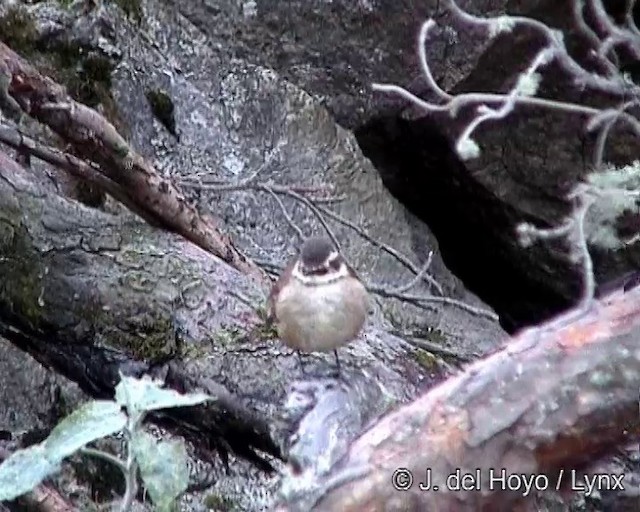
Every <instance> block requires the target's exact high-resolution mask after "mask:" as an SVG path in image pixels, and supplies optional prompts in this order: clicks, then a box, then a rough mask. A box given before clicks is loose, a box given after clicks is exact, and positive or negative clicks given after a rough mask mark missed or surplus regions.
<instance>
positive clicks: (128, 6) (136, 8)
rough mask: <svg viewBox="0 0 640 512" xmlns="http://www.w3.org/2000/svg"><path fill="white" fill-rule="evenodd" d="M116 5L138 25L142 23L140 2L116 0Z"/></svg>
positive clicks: (135, 0) (138, 0) (136, 0)
mask: <svg viewBox="0 0 640 512" xmlns="http://www.w3.org/2000/svg"><path fill="white" fill-rule="evenodd" d="M114 1H115V4H116V5H117V6H119V7H120V9H122V10H123V11H124V12H125V14H126V15H127V16H128V17H129V18H130V19H132V20H133V21H135V22H136V23H137V24H138V25H139V24H140V23H141V22H142V3H141V2H140V0H114Z"/></svg>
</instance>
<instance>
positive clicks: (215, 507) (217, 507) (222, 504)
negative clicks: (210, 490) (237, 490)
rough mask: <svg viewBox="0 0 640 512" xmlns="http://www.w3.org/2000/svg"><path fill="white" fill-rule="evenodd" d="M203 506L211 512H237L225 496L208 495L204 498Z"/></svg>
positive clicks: (232, 503)
mask: <svg viewBox="0 0 640 512" xmlns="http://www.w3.org/2000/svg"><path fill="white" fill-rule="evenodd" d="M204 505H205V507H207V508H208V509H209V510H211V511H212V512H233V511H234V510H237V508H236V505H235V503H234V502H233V500H231V499H230V498H227V497H226V496H220V495H219V494H208V495H207V496H205V498H204Z"/></svg>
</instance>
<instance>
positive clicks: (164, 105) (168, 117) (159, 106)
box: [146, 89, 176, 137]
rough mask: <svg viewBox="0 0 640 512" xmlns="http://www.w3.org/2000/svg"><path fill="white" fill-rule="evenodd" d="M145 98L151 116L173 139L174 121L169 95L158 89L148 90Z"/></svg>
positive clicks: (174, 133)
mask: <svg viewBox="0 0 640 512" xmlns="http://www.w3.org/2000/svg"><path fill="white" fill-rule="evenodd" d="M146 96H147V101H148V102H149V106H150V107H151V111H152V112H153V115H154V116H155V117H156V119H157V120H158V121H160V122H161V123H162V124H163V125H164V127H165V128H166V129H167V130H168V131H169V133H170V134H171V135H173V136H174V137H175V136H176V120H175V117H174V115H173V111H174V107H173V101H172V100H171V98H170V97H169V95H168V94H167V93H166V92H164V91H161V90H159V89H149V90H147V92H146Z"/></svg>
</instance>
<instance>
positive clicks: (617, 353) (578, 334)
mask: <svg viewBox="0 0 640 512" xmlns="http://www.w3.org/2000/svg"><path fill="white" fill-rule="evenodd" d="M639 339H640V288H635V289H633V290H631V291H630V292H628V293H626V294H623V293H618V294H615V295H611V296H608V297H605V298H604V299H603V300H602V302H601V303H598V304H597V305H595V306H594V307H593V308H592V310H591V311H588V312H582V313H580V314H576V313H575V312H573V313H571V314H569V315H566V316H563V317H559V318H558V319H556V320H554V322H552V323H550V324H548V325H544V326H541V327H540V328H532V329H528V330H525V331H523V332H522V333H521V334H520V335H519V336H517V337H516V338H514V339H513V340H511V341H509V343H508V346H507V347H505V348H504V349H502V350H501V351H499V352H497V353H495V354H493V355H491V356H489V357H487V358H486V359H484V360H481V361H478V362H476V363H474V364H473V365H471V366H470V367H468V368H467V369H466V370H465V371H464V372H463V373H461V374H460V375H458V376H456V377H455V378H451V379H449V380H447V381H446V382H445V383H443V384H441V385H439V386H437V387H436V388H435V389H433V390H431V391H429V392H428V393H426V394H425V395H423V396H421V397H419V398H417V399H416V400H414V401H413V402H412V403H411V404H408V405H406V406H403V407H401V408H399V409H397V410H396V411H394V412H393V413H391V414H389V415H387V416H386V417H385V418H383V419H382V420H381V421H379V422H378V423H377V424H376V425H375V426H373V427H372V428H370V429H369V430H368V431H367V432H365V433H364V434H363V435H362V436H360V438H358V440H356V441H355V442H354V443H353V444H352V445H351V446H350V447H349V452H348V454H347V455H346V456H345V457H344V458H343V459H342V460H341V461H340V462H339V463H338V464H336V465H335V466H334V467H333V468H332V469H331V471H330V472H329V474H328V475H327V476H326V477H325V478H324V479H323V480H322V481H321V482H320V483H319V490H318V491H317V494H316V495H315V496H314V495H313V494H312V493H307V494H306V495H305V496H304V497H301V498H299V499H298V500H296V499H295V498H294V499H292V501H291V503H290V504H288V505H287V506H281V507H280V508H279V510H327V511H329V510H344V511H352V510H353V511H396V510H398V511H399V510H405V511H406V510H416V511H418V510H457V511H466V510H468V511H475V510H491V511H495V510H516V509H517V510H539V504H537V503H536V501H535V500H536V497H537V493H536V492H532V493H531V495H530V496H528V497H526V498H523V496H522V495H523V494H524V487H522V486H518V485H517V484H516V485H514V486H513V492H510V493H509V492H503V491H504V489H506V486H505V485H504V484H502V485H501V484H499V483H496V484H495V485H494V487H493V488H492V487H491V484H490V481H491V477H492V474H493V475H495V476H499V475H500V472H501V471H502V470H503V469H504V471H505V473H506V474H507V475H532V476H534V477H535V476H536V475H546V476H547V477H548V481H549V482H550V483H549V484H548V485H547V488H546V489H545V490H547V489H549V490H553V489H555V488H556V484H557V482H558V479H560V480H561V483H562V488H569V487H571V484H572V482H575V483H577V485H581V484H582V485H584V481H583V480H581V475H580V473H578V476H574V477H572V475H571V470H573V469H576V468H580V467H581V466H583V465H584V464H585V463H588V462H589V461H592V460H594V459H595V458H597V457H598V456H601V455H602V454H603V453H605V452H610V451H612V450H613V449H614V448H615V447H617V446H619V445H621V444H624V443H625V442H627V443H628V442H629V441H636V442H637V439H638V436H639V435H640V417H639V415H638V396H639V395H638V390H639V389H640V345H639V343H638V340H639ZM398 468H403V469H404V470H405V472H404V473H401V474H398V473H395V474H394V471H396V470H398ZM427 470H430V473H431V474H430V479H431V480H430V482H431V485H433V486H438V488H439V491H436V490H434V489H430V490H428V491H425V490H422V489H421V488H420V486H419V484H420V483H422V482H425V483H426V482H427V480H426V478H427V476H426V475H427ZM456 471H460V473H461V474H463V475H465V474H468V475H471V478H472V480H469V479H467V483H468V482H473V485H472V488H471V489H469V490H457V491H456V490H452V489H450V490H448V489H447V483H446V482H447V480H446V479H447V477H448V476H449V475H451V474H454V473H455V472H456ZM476 471H477V472H476ZM408 472H410V473H411V475H412V476H413V479H414V480H413V482H412V485H411V482H409V484H407V482H408V478H409V477H408V474H409V473H408ZM561 472H562V473H561ZM621 474H622V475H623V477H622V478H623V482H622V483H623V484H624V485H623V487H625V488H626V489H628V490H629V491H633V486H634V482H633V481H632V479H631V478H630V475H629V474H624V473H621ZM618 477H619V475H618ZM394 478H395V479H396V480H395V482H397V483H398V485H402V484H407V488H406V489H405V490H404V492H403V491H399V490H397V489H394V486H393V485H392V482H394ZM624 479H626V482H624ZM539 481H540V482H543V481H542V480H539ZM611 482H613V480H609V483H608V485H610V484H611ZM544 485H545V484H544V483H542V484H540V486H541V487H544ZM574 487H575V485H574ZM574 490H575V489H574ZM599 490H606V485H602V484H601V485H600V487H599ZM618 490H620V491H622V489H618ZM631 496H633V494H631ZM631 499H633V498H631ZM636 499H637V498H636ZM314 503H315V505H314ZM525 505H526V508H518V507H523V506H525Z"/></svg>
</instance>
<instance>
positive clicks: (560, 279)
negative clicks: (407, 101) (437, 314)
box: [356, 116, 580, 333]
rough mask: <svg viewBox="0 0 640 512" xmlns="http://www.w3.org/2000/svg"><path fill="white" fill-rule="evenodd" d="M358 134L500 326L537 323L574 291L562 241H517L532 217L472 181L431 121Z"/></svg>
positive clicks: (381, 125)
mask: <svg viewBox="0 0 640 512" xmlns="http://www.w3.org/2000/svg"><path fill="white" fill-rule="evenodd" d="M356 137H357V139H358V142H359V144H360V147H361V148H362V151H363V152H364V154H365V155H366V156H367V157H368V158H369V159H370V160H371V161H372V163H373V164H374V165H375V166H376V168H377V169H378V171H379V173H380V175H381V177H382V180H383V182H384V184H385V186H386V187H387V188H388V189H389V191H390V192H391V193H392V194H393V195H394V196H395V197H396V198H397V199H398V200H399V201H400V202H402V203H403V204H404V205H405V207H406V208H407V209H408V210H409V211H411V212H412V213H413V214H414V215H416V216H417V217H419V218H420V219H421V220H422V221H424V222H425V223H426V224H427V225H428V226H429V228H430V229H431V231H432V232H433V234H434V235H435V236H436V238H437V239H438V242H439V245H440V251H441V254H442V258H443V259H444V262H445V264H446V265H447V267H448V268H449V269H450V270H451V271H452V272H453V273H454V274H455V275H457V276H458V277H459V278H460V279H461V280H462V281H463V282H464V283H465V286H467V288H468V289H469V290H471V291H472V292H473V293H475V294H476V295H478V296H479V297H480V298H481V299H482V300H484V301H485V302H486V303H487V304H489V305H490V306H491V307H493V308H494V309H495V310H496V312H497V313H498V314H499V316H500V323H501V325H502V326H503V328H504V329H505V330H507V331H508V332H510V333H512V332H514V331H516V330H518V329H519V328H522V327H525V326H527V325H531V324H535V323H538V322H540V321H543V320H545V319H547V318H549V317H551V316H553V315H555V314H557V313H559V312H561V311H562V310H564V309H566V308H567V307H569V306H570V305H571V304H572V303H573V302H574V300H575V298H576V297H578V295H579V290H580V278H579V276H578V275H577V274H576V272H575V270H573V269H572V268H571V266H570V264H569V263H568V261H567V260H566V258H565V257H564V256H563V255H562V252H563V248H562V245H559V244H558V243H554V244H552V245H549V244H547V245H542V244H537V245H534V246H533V247H530V248H526V249H525V248H523V247H521V246H520V245H518V243H517V241H516V236H515V232H514V229H515V226H516V225H517V224H518V223H520V222H524V221H526V222H534V223H538V221H537V220H535V219H527V218H523V217H522V216H521V214H520V213H519V212H516V211H515V210H514V209H513V207H511V206H510V205H508V204H505V203H503V202H502V201H500V200H499V199H498V198H496V197H495V196H493V194H491V193H490V192H489V191H488V190H487V189H486V188H485V187H484V186H482V185H481V184H479V183H478V182H476V181H475V180H473V178H472V177H471V176H470V174H469V173H468V171H467V170H466V168H465V166H464V164H463V163H462V162H461V161H460V160H459V159H458V157H457V155H456V154H455V153H454V151H453V149H452V148H451V145H450V143H449V141H448V140H447V138H446V137H445V136H444V135H443V134H442V133H440V132H439V131H438V129H437V128H436V127H435V125H434V124H433V122H431V121H429V120H427V119H425V118H423V119H418V120H411V121H408V120H404V119H401V118H399V117H395V116H388V117H384V118H377V119H374V120H373V121H371V122H370V123H368V124H367V125H365V126H363V127H362V128H360V129H359V130H357V131H356ZM554 246H555V247H554Z"/></svg>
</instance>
